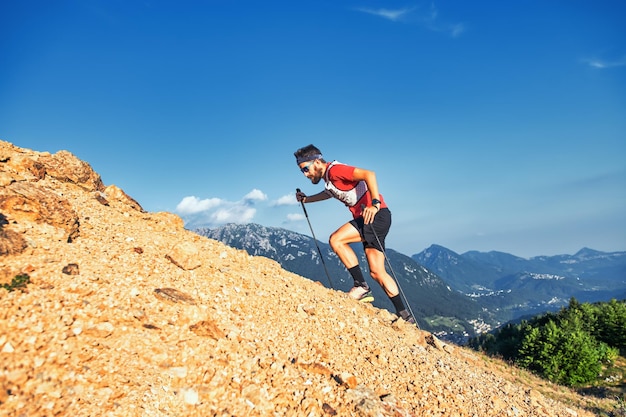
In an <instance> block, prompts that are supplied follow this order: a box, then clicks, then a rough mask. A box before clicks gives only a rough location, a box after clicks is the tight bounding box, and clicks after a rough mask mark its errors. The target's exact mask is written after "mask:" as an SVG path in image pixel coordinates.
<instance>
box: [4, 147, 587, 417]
mask: <svg viewBox="0 0 626 417" xmlns="http://www.w3.org/2000/svg"><path fill="white" fill-rule="evenodd" d="M0 227H1V229H0V284H2V283H4V284H10V283H11V282H12V279H13V278H14V277H15V276H18V275H24V274H27V275H28V276H29V278H30V282H29V283H28V284H27V286H26V288H25V289H23V290H20V289H16V290H14V291H7V290H5V289H0V415H2V416H29V417H30V416H53V415H73V416H98V415H102V416H109V415H110V416H148V415H149V416H159V415H161V416H174V415H175V416H187V415H189V416H191V415H194V416H195V415H202V416H325V415H328V416H333V415H337V416H480V417H485V416H567V417H572V416H590V415H592V412H591V411H589V410H591V408H590V407H593V405H590V404H589V403H588V402H586V401H585V399H584V398H582V397H578V396H576V395H575V394H573V393H570V392H569V391H565V390H564V389H562V388H558V387H553V386H550V385H549V384H545V383H541V382H540V381H538V380H537V379H535V378H533V377H531V376H530V375H527V374H523V373H521V372H520V371H517V370H513V369H512V368H508V367H506V366H504V365H503V364H499V363H497V362H494V361H491V360H488V359H486V358H484V357H483V356H481V355H479V354H477V353H474V352H472V351H470V350H466V349H465V348H461V347H458V346H451V345H445V344H443V343H441V342H440V341H439V340H437V339H436V338H434V337H433V336H432V335H431V334H429V333H427V332H423V331H420V330H419V329H418V328H416V327H415V326H412V325H410V324H407V323H405V322H403V321H396V317H395V316H394V315H392V314H390V313H389V312H387V311H385V310H379V309H376V308H374V307H372V306H369V305H361V304H358V303H355V302H354V301H352V300H350V299H348V298H347V297H346V296H345V295H344V294H343V293H339V292H336V291H332V290H329V289H326V288H324V287H323V286H321V285H319V284H316V283H314V282H312V281H310V280H307V279H305V278H302V277H300V276H297V275H294V274H292V273H289V272H287V271H285V270H283V269H281V268H280V267H279V265H278V264H277V263H276V262H274V261H271V260H269V259H266V258H262V257H251V256H249V255H247V254H246V252H244V251H241V250H236V249H232V248H229V247H227V246H225V245H223V244H221V243H219V242H217V241H214V240H210V239H207V238H204V237H201V236H199V235H197V234H195V233H192V232H190V231H187V230H185V229H184V227H183V223H182V221H181V219H180V218H179V217H177V216H175V215H173V214H170V213H148V212H146V211H145V210H143V209H142V207H141V206H140V204H139V203H137V202H136V201H135V200H133V199H132V198H131V197H129V196H127V195H126V194H125V193H124V192H123V191H122V190H121V189H119V188H117V187H115V186H113V185H111V186H108V187H106V186H105V185H104V184H103V182H102V180H101V178H100V176H99V175H98V174H97V173H95V172H93V170H92V169H91V167H90V166H89V164H87V163H86V162H83V161H80V160H78V159H77V158H76V157H75V156H73V155H72V154H71V153H69V152H66V151H59V152H58V153H56V154H49V153H45V152H37V151H32V150H28V149H22V148H18V147H16V146H14V145H12V144H10V143H8V142H2V141H0ZM555 395H558V397H559V398H561V400H556V399H554V398H556V397H555ZM563 398H565V400H563Z"/></svg>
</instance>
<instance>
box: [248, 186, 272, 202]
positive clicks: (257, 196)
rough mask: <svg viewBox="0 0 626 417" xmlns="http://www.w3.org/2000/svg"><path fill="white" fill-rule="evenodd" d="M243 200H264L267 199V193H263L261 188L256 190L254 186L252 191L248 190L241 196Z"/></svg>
mask: <svg viewBox="0 0 626 417" xmlns="http://www.w3.org/2000/svg"><path fill="white" fill-rule="evenodd" d="M243 199H244V200H246V201H254V200H257V201H265V200H267V195H265V193H264V192H263V191H261V190H257V189H256V188H255V189H254V190H252V191H250V192H249V193H248V194H246V195H245V196H244V197H243Z"/></svg>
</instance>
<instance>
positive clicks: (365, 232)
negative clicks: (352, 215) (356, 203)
mask: <svg viewBox="0 0 626 417" xmlns="http://www.w3.org/2000/svg"><path fill="white" fill-rule="evenodd" d="M350 224H351V225H352V226H354V228H355V229H356V230H358V231H359V234H360V235H361V240H363V249H367V248H376V249H378V250H379V251H381V252H383V251H384V250H385V237H387V233H389V228H390V227H391V211H389V209H388V208H382V209H380V210H379V211H378V213H376V216H374V221H373V222H372V223H370V224H368V225H366V224H365V220H363V217H359V218H356V219H354V220H352V221H351V222H350ZM374 231H376V234H374ZM377 237H378V238H377Z"/></svg>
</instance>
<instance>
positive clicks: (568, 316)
mask: <svg viewBox="0 0 626 417" xmlns="http://www.w3.org/2000/svg"><path fill="white" fill-rule="evenodd" d="M468 344H469V346H470V347H471V348H473V349H475V350H477V351H482V352H485V353H486V354H488V355H492V356H499V357H502V358H503V359H505V360H509V361H512V362H513V363H515V364H516V365H518V366H520V367H522V368H526V369H528V370H530V371H532V372H534V373H536V374H538V375H540V376H541V377H543V378H545V379H548V380H550V381H552V382H554V383H557V384H561V385H567V386H581V385H583V384H587V383H590V382H593V381H595V380H597V379H598V378H600V377H601V375H602V371H603V369H605V368H606V367H608V366H612V365H613V364H614V361H615V359H616V358H617V356H618V355H619V354H621V355H623V356H624V355H626V300H621V301H618V300H615V299H613V300H611V301H608V302H598V303H579V302H578V301H577V300H576V299H575V298H571V299H570V302H569V305H568V306H567V307H563V308H562V309H561V310H559V311H558V312H556V313H545V314H542V315H539V316H535V317H533V318H532V319H529V320H523V321H522V322H520V323H517V324H515V323H509V324H506V325H505V326H503V327H501V328H499V329H497V330H496V331H495V332H492V333H485V334H481V335H480V336H477V337H474V338H472V339H470V340H469V342H468Z"/></svg>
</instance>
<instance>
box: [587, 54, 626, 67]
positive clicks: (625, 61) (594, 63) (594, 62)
mask: <svg viewBox="0 0 626 417" xmlns="http://www.w3.org/2000/svg"><path fill="white" fill-rule="evenodd" d="M583 62H585V63H586V64H587V65H589V66H590V67H592V68H598V69H605V68H615V67H623V66H626V56H625V57H623V58H622V59H618V60H616V61H607V60H603V59H597V58H592V59H584V60H583Z"/></svg>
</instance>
